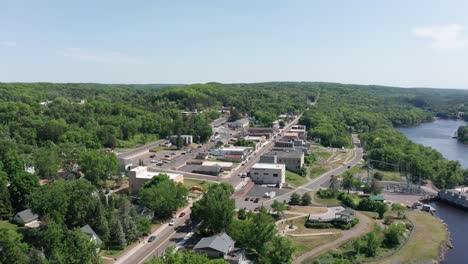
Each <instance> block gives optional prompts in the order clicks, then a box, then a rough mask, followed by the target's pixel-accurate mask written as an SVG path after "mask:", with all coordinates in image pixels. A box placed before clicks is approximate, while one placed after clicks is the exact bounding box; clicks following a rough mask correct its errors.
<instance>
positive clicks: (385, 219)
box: [383, 215, 394, 225]
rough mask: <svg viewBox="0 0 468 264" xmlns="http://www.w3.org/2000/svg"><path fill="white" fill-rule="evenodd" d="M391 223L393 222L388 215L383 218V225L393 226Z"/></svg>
mask: <svg viewBox="0 0 468 264" xmlns="http://www.w3.org/2000/svg"><path fill="white" fill-rule="evenodd" d="M393 222H394V219H393V217H391V216H389V215H386V216H385V217H384V221H383V223H384V225H391V224H393Z"/></svg>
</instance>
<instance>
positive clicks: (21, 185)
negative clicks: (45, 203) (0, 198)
mask: <svg viewBox="0 0 468 264" xmlns="http://www.w3.org/2000/svg"><path fill="white" fill-rule="evenodd" d="M10 184H11V185H10V194H11V201H12V204H13V207H14V208H15V210H16V211H21V210H24V209H27V208H29V206H30V204H31V201H32V199H31V195H32V193H33V192H34V191H35V190H36V189H37V188H38V187H39V179H38V178H37V177H36V176H35V175H32V174H29V173H27V172H22V173H20V174H15V175H12V176H11V179H10Z"/></svg>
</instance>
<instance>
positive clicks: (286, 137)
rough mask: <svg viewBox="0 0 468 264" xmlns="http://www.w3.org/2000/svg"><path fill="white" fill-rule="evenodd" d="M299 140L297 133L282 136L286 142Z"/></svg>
mask: <svg viewBox="0 0 468 264" xmlns="http://www.w3.org/2000/svg"><path fill="white" fill-rule="evenodd" d="M298 138H299V133H296V132H287V133H284V134H283V139H285V140H286V141H293V140H297V139H298Z"/></svg>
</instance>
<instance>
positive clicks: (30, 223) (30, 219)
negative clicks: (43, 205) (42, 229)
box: [13, 209, 40, 228]
mask: <svg viewBox="0 0 468 264" xmlns="http://www.w3.org/2000/svg"><path fill="white" fill-rule="evenodd" d="M38 219H39V215H37V214H35V213H33V212H32V211H31V209H26V210H23V211H21V212H18V213H17V214H16V215H15V217H14V218H13V222H15V223H17V224H20V225H24V226H27V227H31V228H34V227H38V226H39V225H40V222H39V220H38Z"/></svg>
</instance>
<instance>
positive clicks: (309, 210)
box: [285, 206, 327, 214]
mask: <svg viewBox="0 0 468 264" xmlns="http://www.w3.org/2000/svg"><path fill="white" fill-rule="evenodd" d="M326 211H327V209H326V208H324V207H316V206H291V207H290V208H289V210H287V211H286V212H285V213H288V212H292V213H301V214H321V213H325V212H326Z"/></svg>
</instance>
